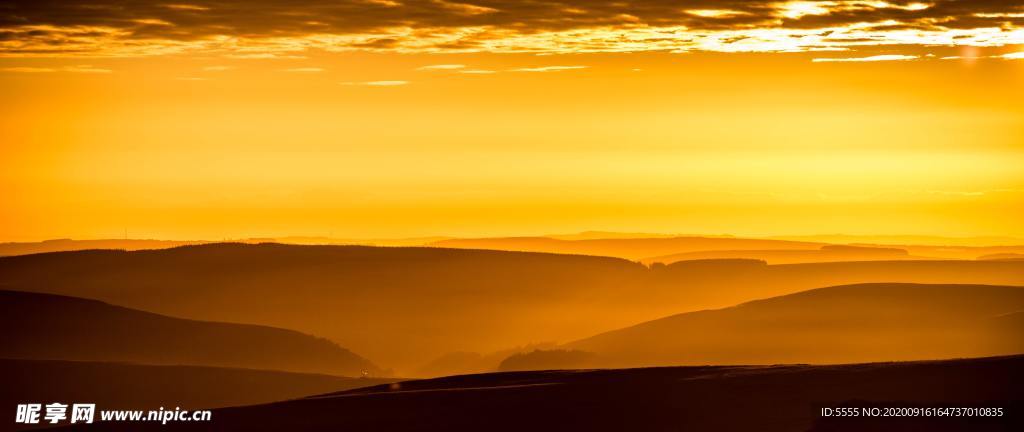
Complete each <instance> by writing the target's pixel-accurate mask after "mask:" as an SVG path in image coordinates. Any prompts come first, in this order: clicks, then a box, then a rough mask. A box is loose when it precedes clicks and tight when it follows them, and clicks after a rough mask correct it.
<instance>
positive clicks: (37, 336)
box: [0, 291, 380, 376]
mask: <svg viewBox="0 0 1024 432" xmlns="http://www.w3.org/2000/svg"><path fill="white" fill-rule="evenodd" d="M0 327H3V328H4V332H5V337H4V342H3V343H2V344H0V358H15V359H48V360H87V361H115V362H134V363H148V364H185V365H205V366H227V367H244V368H256V369H274V370H284V371H297V372H320V373H332V374H338V375H348V376H360V375H361V372H363V371H366V372H369V373H373V374H379V373H380V371H379V370H377V368H376V367H375V366H374V365H373V364H371V363H370V362H369V361H367V360H366V359H364V358H362V357H359V356H357V355H355V354H353V353H351V352H349V351H348V350H346V349H344V348H341V347H339V346H337V345H336V344H334V343H333V342H331V341H328V340H326V339H321V338H315V337H313V336H309V335H305V334H302V333H299V332H295V331H291V330H284V329H279V328H272V327H264V326H255V325H244V324H228V323H218V322H204V321H192V320H185V319H179V318H172V317H168V316H163V315H157V314H152V313H148V312H142V311H138V310H132V309H127V308H123V307H118V306H112V305H109V304H106V303H103V302H99V301H95V300H84V299H79V298H74V297H65V296H59V295H50V294H37V293H27V292H17V291H0Z"/></svg>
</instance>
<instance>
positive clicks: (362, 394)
mask: <svg viewBox="0 0 1024 432" xmlns="http://www.w3.org/2000/svg"><path fill="white" fill-rule="evenodd" d="M1021 385H1024V357H1022V356H1013V357H997V358H984V359H970V360H949V361H928V362H909V363H876V364H860V365H845V366H807V365H794V366H769V367H764V366H741V367H735V366H734V367H729V366H719V367H708V366H703V367H671V368H647V369H621V370H594V371H545V372H509V373H492V374H481V375H466V376H456V377H447V378H439V379H432V380H423V381H407V382H402V383H398V384H394V385H386V386H376V387H368V388H362V389H356V390H350V391H344V392H339V393H333V394H327V395H320V396H315V397H308V398H305V399H299V400H292V401H285V402H277V403H272V404H267V405H257V406H250V407H237V408H226V409H220V410H215V411H214V412H213V416H212V421H211V422H208V423H206V422H200V423H195V422H193V423H168V424H167V425H161V424H159V423H128V422H125V423H114V424H97V425H93V426H92V427H83V428H73V429H74V430H114V431H120V430H124V431H129V430H130V431H148V430H154V431H177V430H188V431H202V430H209V431H280V430H288V431H294V432H307V431H309V432H312V431H333V430H360V431H361V430H389V431H390V430H415V431H446V432H451V431H481V430H487V431H510V432H521V431H526V430H544V431H578V430H579V431H584V430H585V431H670V430H688V431H689V430H696V431H763V432H774V431H779V432H783V431H784V432H790V431H806V430H812V429H813V430H814V431H819V432H821V431H837V430H871V431H908V430H921V431H925V430H927V431H972V432H977V431H1009V430H1020V428H1021V426H1022V420H1024V417H1022V415H1021V411H1020V410H1021V409H1022V408H1024V403H1022V402H1024V397H1022V396H1021V393H1020V387H1021ZM844 406H845V407H879V406H881V407H907V406H909V407H1000V408H1003V410H1004V412H1005V415H1004V416H1001V417H984V418H979V417H971V418H967V417H931V418H922V417H916V418H902V419H898V418H892V417H873V418H867V419H850V418H845V417H844V418H835V419H830V418H823V417H821V415H820V413H821V411H822V408H838V407H844Z"/></svg>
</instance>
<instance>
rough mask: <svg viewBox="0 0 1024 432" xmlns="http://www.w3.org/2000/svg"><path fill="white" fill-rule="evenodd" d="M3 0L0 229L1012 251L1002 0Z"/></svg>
mask: <svg viewBox="0 0 1024 432" xmlns="http://www.w3.org/2000/svg"><path fill="white" fill-rule="evenodd" d="M296 3H298V2H290V1H284V0H254V1H248V2H239V1H191V2H187V3H175V2H158V1H145V0H137V1H129V2H125V1H112V0H96V1H89V2H77V1H57V0H52V1H39V0H35V1H9V2H4V4H3V5H0V95H2V96H0V100H2V102H3V103H2V104H0V196H2V200H0V240H38V239H43V238H53V237H75V238H102V237H120V236H121V235H123V230H124V229H126V228H127V229H128V231H129V235H130V236H131V237H156V238H174V239H219V238H238V237H249V236H283V235H332V236H335V237H381V236H389V237H393V236H418V235H437V234H446V235H474V236H475V235H509V234H540V233H551V232H568V231H580V230H589V229H601V230H622V231H647V232H650V231H660V232H674V233H733V234H740V235H782V234H787V235H789V234H818V233H839V232H841V233H851V234H933V235H963V236H969V235H1008V236H1024V226H1022V224H1020V222H1019V219H1020V215H1021V214H1024V171H1022V170H1021V168H1020V167H1022V166H1024V103H1021V101H1022V100H1024V7H1022V6H1021V5H1014V4H1012V2H1005V1H989V0H980V1H966V0H962V1H961V0H945V1H932V2H900V1H893V2H872V1H816V2H765V1H710V0H703V1H667V0H649V1H622V2H593V1H561V2H554V1H530V2H523V1H511V0H479V1H471V2H451V1H442V0H433V1H398V0H395V1H390V0H341V1H330V2H327V1H322V2H308V3H309V4H303V5H298V4H296Z"/></svg>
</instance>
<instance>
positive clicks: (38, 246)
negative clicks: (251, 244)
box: [0, 239, 208, 256]
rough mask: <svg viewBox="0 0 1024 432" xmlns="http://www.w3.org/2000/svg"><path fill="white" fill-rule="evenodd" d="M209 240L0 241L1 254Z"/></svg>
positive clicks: (149, 246) (165, 245)
mask: <svg viewBox="0 0 1024 432" xmlns="http://www.w3.org/2000/svg"><path fill="white" fill-rule="evenodd" d="M203 243H208V242H201V241H175V240H137V239H124V240H121V239H104V240H72V239H55V240H44V241H40V242H18V243H0V256H13V255H28V254H36V253H46V252H63V251H79V250H90V249H115V250H129V251H130V250H143V249H167V248H172V247H178V246H186V245H196V244H203Z"/></svg>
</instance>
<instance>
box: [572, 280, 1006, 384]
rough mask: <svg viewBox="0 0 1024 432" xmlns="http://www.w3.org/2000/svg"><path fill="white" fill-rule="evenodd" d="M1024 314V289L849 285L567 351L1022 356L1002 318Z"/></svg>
mask: <svg viewBox="0 0 1024 432" xmlns="http://www.w3.org/2000/svg"><path fill="white" fill-rule="evenodd" d="M1021 310H1024V287H1012V286H991V285H919V284H891V283H890V284H861V285H846V286H836V287H830V288H821V289H815V290H810V291H804V292H800V293H797V294H790V295H786V296H782V297H776V298H770V299H765V300H757V301H752V302H749V303H744V304H741V305H739V306H735V307H731V308H725V309H719V310H708V311H700V312H689V313H682V314H678V315H673V316H670V317H667V318H662V319H659V320H655V321H650V322H646V323H643V324H638V325H635V326H632V327H628V328H625V329H621V330H616V331H612V332H608V333H604V334H600V335H597V336H594V337H590V338H587V339H584V340H581V341H577V342H573V343H571V344H567V345H566V346H565V348H569V349H578V350H584V351H589V352H593V353H596V354H597V355H598V359H597V360H596V361H595V362H591V363H588V366H589V365H593V364H596V365H598V366H602V367H624V366H631V367H632V366H657V365H680V364H737V363H762V364H766V363H767V364H770V363H794V362H802V363H848V362H858V361H888V360H912V359H936V358H956V357H979V356H989V355H1002V354H1017V353H1024V333H1022V332H1021V331H1020V329H1019V328H1014V326H1013V325H1002V324H998V323H993V320H997V319H999V318H1000V317H1004V316H1005V315H1007V314H1013V313H1015V312H1018V311H1021ZM1004 319H1006V322H1007V323H1010V322H1012V321H1013V319H1012V318H1008V319H1007V318H1005V317H1004Z"/></svg>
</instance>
